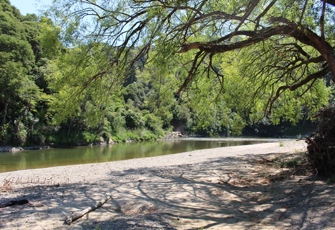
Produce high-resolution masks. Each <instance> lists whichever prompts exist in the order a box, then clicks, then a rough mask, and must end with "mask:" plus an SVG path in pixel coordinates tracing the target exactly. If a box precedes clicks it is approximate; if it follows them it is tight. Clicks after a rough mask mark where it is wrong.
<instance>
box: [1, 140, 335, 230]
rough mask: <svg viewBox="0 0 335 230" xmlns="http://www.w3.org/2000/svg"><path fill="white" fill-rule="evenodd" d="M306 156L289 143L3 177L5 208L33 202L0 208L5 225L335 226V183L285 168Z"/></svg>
mask: <svg viewBox="0 0 335 230" xmlns="http://www.w3.org/2000/svg"><path fill="white" fill-rule="evenodd" d="M304 149H305V144H304V143H303V142H301V141H300V142H295V141H291V142H284V143H281V144H279V143H267V144H257V145H252V146H237V147H229V148H218V149H209V150H200V151H193V152H188V153H181V154H174V155H169V156H162V157H154V158H145V159H134V160H128V161H121V162H110V163H101V164H87V165H76V166H66V167H55V168H47V169H37V170H24V171H17V172H10V173H1V174H0V185H2V186H0V204H1V203H5V202H8V201H10V200H13V199H28V200H29V201H30V203H29V204H26V205H17V206H11V207H6V208H0V228H1V229H118V230H119V229H335V228H333V226H335V218H334V217H335V196H334V195H335V194H334V193H335V192H334V187H335V186H334V185H328V184H326V183H325V182H324V181H322V180H320V179H318V178H316V177H315V176H312V175H311V174H309V173H307V171H306V170H304V169H303V168H299V170H298V168H290V169H288V168H285V167H287V166H290V165H291V166H296V165H299V164H300V163H301V162H300V158H301V156H302V155H301V152H302V151H304ZM280 166H282V167H280ZM283 166H285V167H283ZM297 170H298V171H299V172H298V171H297ZM293 172H294V173H295V174H294V175H293ZM108 195H111V196H112V197H113V200H111V201H108V202H107V203H106V204H104V205H103V206H102V207H101V208H99V209H97V210H95V211H93V212H91V213H89V214H88V215H85V216H84V217H82V218H81V219H79V220H78V221H76V222H74V223H73V224H72V225H71V226H68V225H66V224H65V223H64V217H65V214H70V213H71V212H75V211H78V210H83V209H85V208H87V207H90V206H92V205H94V204H95V203H96V202H98V201H100V200H101V199H103V198H105V197H106V196H108ZM64 213H65V214H64Z"/></svg>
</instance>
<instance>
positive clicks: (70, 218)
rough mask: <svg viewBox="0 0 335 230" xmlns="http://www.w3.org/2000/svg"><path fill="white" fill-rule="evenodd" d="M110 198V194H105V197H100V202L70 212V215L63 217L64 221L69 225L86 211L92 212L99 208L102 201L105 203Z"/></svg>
mask: <svg viewBox="0 0 335 230" xmlns="http://www.w3.org/2000/svg"><path fill="white" fill-rule="evenodd" d="M111 199H112V197H111V196H107V197H106V198H105V199H102V200H101V201H100V202H98V203H97V204H96V205H94V206H92V207H88V208H85V209H84V210H81V211H77V212H74V213H72V214H70V215H66V217H65V223H67V224H68V225H70V224H71V223H73V222H74V221H76V220H78V219H79V218H81V217H82V216H84V215H86V214H87V213H89V212H92V211H94V210H96V209H98V208H100V207H101V206H102V205H103V204H104V203H106V202H107V201H109V200H111Z"/></svg>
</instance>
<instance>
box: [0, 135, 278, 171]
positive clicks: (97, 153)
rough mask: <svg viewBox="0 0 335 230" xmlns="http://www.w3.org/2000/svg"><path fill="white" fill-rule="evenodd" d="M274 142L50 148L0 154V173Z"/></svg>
mask: <svg viewBox="0 0 335 230" xmlns="http://www.w3.org/2000/svg"><path fill="white" fill-rule="evenodd" d="M269 141H270V142H271V141H278V140H275V139H231V138H229V139H228V138H185V139H176V140H166V141H158V142H141V143H129V144H116V145H110V146H93V147H72V148H54V149H43V150H30V151H29V150H27V151H21V152H17V153H0V172H8V171H15V170H24V169H34V168H46V167H54V166H62V165H74V164H86V163H100V162H109V161H118V160H127V159H132V158H143V157H153V156H161V155H167V154H174V153H181V152H188V151H193V150H199V149H209V148H218V147H227V146H237V145H250V144H257V143H264V142H269Z"/></svg>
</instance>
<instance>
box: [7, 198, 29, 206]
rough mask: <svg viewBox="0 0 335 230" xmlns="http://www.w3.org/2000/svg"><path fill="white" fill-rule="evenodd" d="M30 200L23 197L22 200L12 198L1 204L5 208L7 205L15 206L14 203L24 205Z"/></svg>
mask: <svg viewBox="0 0 335 230" xmlns="http://www.w3.org/2000/svg"><path fill="white" fill-rule="evenodd" d="M28 203H29V201H28V200H26V199H22V200H11V201H8V202H7V203H5V204H0V208H5V207H9V206H14V205H24V204H28Z"/></svg>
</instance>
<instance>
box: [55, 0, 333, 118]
mask: <svg viewBox="0 0 335 230" xmlns="http://www.w3.org/2000/svg"><path fill="white" fill-rule="evenodd" d="M62 9H66V11H64V10H62ZM53 10H54V11H53V12H54V13H55V15H56V16H58V18H60V19H62V18H63V19H66V20H65V21H63V22H64V24H63V25H64V26H65V27H64V28H66V31H65V32H66V33H64V38H66V39H67V40H66V41H69V42H72V44H73V45H75V44H79V43H80V42H83V41H85V42H87V41H95V42H97V43H99V42H108V44H110V46H113V47H114V48H115V52H113V54H112V55H113V59H112V61H111V62H110V63H109V65H108V66H105V68H110V69H113V68H115V67H116V66H117V68H119V69H121V70H125V69H127V68H130V66H133V65H134V63H135V62H136V61H137V60H139V58H141V57H143V56H145V55H151V56H148V57H149V59H148V62H153V63H156V64H158V65H157V68H159V69H160V70H159V71H160V72H161V73H162V74H165V75H168V74H169V72H170V73H171V68H169V66H171V65H173V64H171V63H176V60H179V61H180V60H181V61H182V63H179V66H181V67H180V68H183V70H182V71H180V70H178V71H179V72H178V73H176V72H175V76H174V77H176V78H179V79H178V80H177V81H174V82H175V83H178V82H179V83H180V88H179V89H178V90H176V91H177V94H181V93H182V90H186V89H189V88H192V87H191V84H190V83H192V82H195V81H198V80H199V78H200V77H199V76H203V75H207V76H209V77H215V76H216V77H217V79H218V80H217V81H213V82H214V83H215V84H217V82H221V83H223V80H224V79H225V78H228V77H229V76H228V75H227V74H226V72H227V70H229V67H228V68H227V66H229V62H230V60H229V57H232V56H234V55H236V53H237V54H239V53H240V55H239V57H240V58H241V57H242V60H244V63H242V65H241V67H242V69H243V74H242V75H239V77H246V78H247V79H248V80H242V81H246V84H249V85H254V83H255V82H257V84H256V85H257V87H253V88H252V91H253V95H250V94H249V95H246V96H247V98H246V100H245V101H246V102H248V103H249V106H248V107H249V111H247V110H246V111H245V113H249V112H250V110H251V112H253V113H260V112H261V111H263V112H264V111H266V112H265V115H267V114H270V112H273V111H276V110H277V109H278V108H281V110H282V111H281V112H278V113H277V114H274V115H273V118H272V119H273V121H275V122H277V121H278V117H280V116H281V115H282V114H285V116H287V117H288V119H291V118H289V117H290V116H291V115H292V116H293V117H292V120H295V119H296V118H297V117H295V116H296V114H297V112H298V111H297V109H293V110H292V111H290V109H292V108H289V107H288V106H286V105H287V103H286V99H287V98H296V97H300V96H303V95H305V94H306V92H310V91H314V92H316V91H319V90H321V91H327V90H325V87H322V83H319V82H320V81H321V82H322V81H323V80H324V79H325V78H326V77H327V76H330V77H331V78H333V76H334V73H335V60H334V57H335V52H334V48H333V46H334V32H333V31H334V2H333V1H292V0H272V1H270V0H256V1H254V0H253V1H249V0H248V1H229V2H227V1H202V0H201V1H200V0H199V1H197V0H196V1H187V0H185V1H179V0H178V1H175V0H168V1H162V0H150V1H142V0H127V1H115V2H113V4H110V2H108V1H107V2H106V1H89V0H86V1H71V4H70V1H63V2H61V3H60V2H58V1H54V9H53ZM70 37H71V38H72V40H71V39H69V38H70ZM185 53H187V55H186V56H187V57H186V56H184V57H183V58H181V55H182V54H185ZM242 54H243V55H242ZM185 57H186V58H185ZM221 61H222V62H223V63H226V64H225V65H221V64H220V62H221ZM174 67H175V66H174ZM220 67H221V68H220ZM175 69H176V68H172V70H175ZM247 81H249V82H247ZM222 85H223V84H222ZM320 87H321V88H320ZM297 90H299V92H296V93H287V92H288V91H297ZM260 95H261V97H262V99H263V101H264V100H265V98H266V100H267V102H266V103H265V104H264V103H263V104H258V103H257V100H254V99H255V98H257V97H259V96H260ZM309 97H312V96H309ZM315 97H317V96H315ZM307 98H308V97H307ZM281 101H282V102H281ZM306 101H307V99H306ZM324 102H325V99H324V97H323V99H322V100H321V101H319V102H317V103H314V109H313V110H315V108H316V107H320V106H321V105H322V104H324ZM244 104H245V103H244ZM301 104H303V103H301ZM311 104H312V103H310V105H311ZM285 106H286V107H287V108H284V107H285ZM274 109H275V110H274ZM254 111H255V112H254ZM277 111H279V110H277ZM263 116H264V113H263ZM257 117H259V115H258V116H257Z"/></svg>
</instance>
